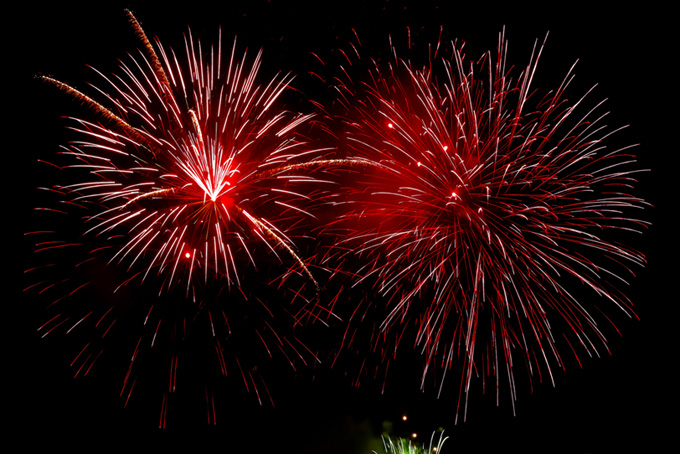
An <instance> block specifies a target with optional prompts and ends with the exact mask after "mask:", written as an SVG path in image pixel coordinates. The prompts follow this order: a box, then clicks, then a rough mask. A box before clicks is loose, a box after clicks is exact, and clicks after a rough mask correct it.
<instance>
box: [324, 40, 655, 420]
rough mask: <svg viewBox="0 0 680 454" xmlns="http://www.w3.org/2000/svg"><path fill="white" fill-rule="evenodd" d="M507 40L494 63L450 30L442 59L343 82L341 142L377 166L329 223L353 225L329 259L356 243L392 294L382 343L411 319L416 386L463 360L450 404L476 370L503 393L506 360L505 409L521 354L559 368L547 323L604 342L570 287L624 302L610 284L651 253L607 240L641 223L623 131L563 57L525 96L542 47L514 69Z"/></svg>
mask: <svg viewBox="0 0 680 454" xmlns="http://www.w3.org/2000/svg"><path fill="white" fill-rule="evenodd" d="M437 50H438V51H439V46H437ZM506 50H507V43H506V41H505V39H504V36H503V35H502V34H501V36H500V38H499V46H498V52H497V54H496V57H495V62H494V61H493V58H492V53H491V52H489V53H487V54H485V55H484V56H483V58H482V59H480V60H479V62H478V63H477V64H472V63H471V64H469V66H468V63H467V62H466V60H465V58H464V56H463V54H462V48H461V47H460V46H458V45H457V44H455V43H454V44H453V50H452V54H451V56H450V58H439V57H437V56H435V58H433V59H432V61H431V62H430V63H429V64H428V65H426V66H423V67H422V68H417V67H415V65H413V64H412V63H410V62H408V61H404V60H399V59H396V60H395V61H394V62H392V63H390V64H389V65H386V66H384V67H383V66H380V63H376V64H375V67H374V68H373V69H372V70H371V72H370V74H369V77H368V78H366V79H365V80H366V82H362V83H355V82H354V81H353V80H352V79H348V80H347V81H346V82H343V83H340V84H339V85H338V87H337V88H338V93H339V95H338V103H339V104H340V105H342V107H343V109H344V110H345V112H344V114H343V115H344V116H345V118H347V121H346V123H347V133H346V136H345V143H346V146H347V148H349V149H350V150H351V153H352V154H354V155H355V156H357V159H364V160H369V161H370V160H372V161H374V162H376V163H379V164H380V166H381V169H379V171H377V170H378V169H375V170H376V171H373V172H371V173H370V176H365V177H364V178H360V180H359V181H357V183H356V185H355V190H354V193H353V194H352V195H350V196H348V200H349V201H350V202H351V203H349V204H348V205H347V207H348V208H347V209H348V212H347V214H346V215H345V219H344V220H341V221H339V222H338V224H337V226H339V228H340V229H343V230H342V231H351V232H352V234H351V235H350V237H349V238H347V239H346V240H344V241H342V242H341V243H340V244H339V245H338V246H337V247H335V248H331V252H330V253H329V255H328V257H327V261H328V263H332V262H333V261H334V260H340V261H344V263H352V261H355V260H356V257H360V259H361V263H366V265H364V266H363V267H362V268H361V269H359V270H358V271H357V272H356V274H357V275H358V276H359V281H360V282H367V283H373V284H374V285H375V288H376V289H377V290H378V292H379V293H380V294H381V295H383V296H384V297H386V298H387V301H388V307H387V315H386V316H385V318H384V321H383V323H382V325H380V326H379V327H378V329H379V330H380V331H381V332H382V333H383V335H382V336H373V337H372V339H374V341H375V342H376V346H375V348H376V349H378V350H381V351H385V349H384V347H381V346H379V345H377V344H378V343H379V342H380V341H378V339H386V338H388V337H393V338H394V339H396V340H395V341H394V342H395V348H396V344H397V343H399V342H400V340H399V339H401V338H402V336H403V335H404V333H406V332H407V330H408V329H409V327H410V326H415V331H416V334H415V337H414V340H413V342H414V344H415V346H416V347H417V348H418V349H419V350H420V351H421V352H422V354H423V355H424V361H425V367H424V371H423V375H422V381H423V382H422V386H425V380H426V377H427V376H428V374H430V373H433V372H432V371H433V370H434V369H436V368H442V369H443V376H446V371H447V370H448V369H456V368H458V362H462V365H463V367H462V370H463V372H462V376H461V391H460V395H459V410H460V405H461V402H462V400H463V399H464V401H465V404H464V408H467V396H468V391H469V389H470V386H471V381H472V377H473V375H475V374H478V375H481V376H490V377H491V376H495V382H496V386H495V387H496V390H497V399H498V393H500V391H499V390H500V387H501V386H500V381H501V371H503V370H504V369H505V371H506V372H505V375H506V380H507V382H508V385H509V388H510V392H511V396H512V401H513V407H514V400H515V398H516V390H515V389H516V384H515V372H516V368H517V366H519V365H522V364H523V365H524V367H526V369H527V371H528V373H529V374H530V375H531V376H536V375H537V376H538V377H542V376H543V373H544V372H547V375H548V376H549V379H550V380H551V381H552V380H554V377H553V375H554V373H553V368H554V367H555V366H557V367H561V368H563V367H564V362H563V358H562V355H561V353H560V345H559V344H560V339H561V336H560V337H559V338H558V336H557V335H558V333H559V334H562V333H561V332H560V328H557V327H556V326H561V325H564V329H563V331H564V334H565V335H566V336H570V337H571V338H572V341H569V340H568V339H567V342H569V344H570V346H571V347H572V349H574V346H576V347H577V348H579V347H580V348H582V351H583V352H584V354H587V355H597V354H598V350H599V349H600V348H601V347H598V344H599V345H601V346H602V347H604V348H605V349H607V341H606V338H605V335H604V333H603V332H602V329H601V325H600V324H599V323H598V321H597V320H596V317H595V314H596V313H597V312H596V311H594V306H593V308H591V307H589V306H587V305H586V304H583V303H582V302H581V301H580V300H579V298H578V297H577V296H576V294H572V293H573V292H570V291H569V289H568V288H569V286H570V285H572V284H574V283H580V284H582V286H585V287H587V288H590V289H591V290H593V291H594V292H595V293H596V294H597V295H599V296H600V297H602V298H604V299H606V300H608V301H610V302H611V303H613V304H614V305H615V306H616V307H618V308H619V309H620V310H622V311H623V312H624V313H625V314H627V315H629V316H633V315H634V314H633V312H632V310H631V303H630V301H629V300H628V299H627V297H626V296H625V294H624V293H623V292H622V291H620V290H619V289H618V287H617V286H619V285H620V284H621V283H625V282H626V281H625V279H624V277H623V275H621V272H622V271H623V272H624V273H627V272H629V271H630V269H629V266H626V264H632V265H643V264H644V261H645V260H644V257H643V256H642V254H640V253H638V252H636V251H635V250H633V249H632V248H629V247H627V246H625V245H623V244H620V243H619V242H618V240H617V239H613V238H618V236H619V235H620V234H621V233H625V232H626V231H635V232H639V231H640V230H642V229H643V228H645V227H646V223H645V222H644V221H641V220H638V219H636V218H634V217H633V215H631V212H632V211H634V210H635V209H640V208H643V207H644V206H645V205H646V204H645V202H644V201H643V200H641V199H639V198H638V197H636V196H635V195H633V194H632V188H633V186H634V184H635V179H634V177H635V175H634V174H635V173H636V172H637V171H638V170H636V169H635V168H634V162H635V159H634V157H633V156H631V155H630V154H629V152H628V150H627V148H628V147H625V148H622V149H616V150H613V151H612V150H607V149H606V145H605V143H606V139H608V138H609V136H610V135H612V134H613V133H615V132H617V131H611V130H609V129H608V128H607V126H606V125H605V124H604V120H605V116H606V115H602V114H598V113H596V112H597V109H598V108H599V107H600V104H601V103H600V104H597V105H596V106H595V107H594V108H592V109H591V110H587V109H586V108H585V107H584V105H585V104H586V98H587V97H588V96H589V95H590V91H589V92H588V93H586V95H584V96H583V97H581V98H580V99H578V100H577V101H576V102H575V103H572V104H568V103H567V102H566V99H565V97H564V92H565V90H566V89H567V87H568V86H569V84H570V82H571V80H572V78H573V74H572V70H573V67H572V70H570V71H569V73H568V74H567V76H566V77H565V79H564V81H563V83H562V85H561V86H560V87H559V89H558V90H556V91H554V92H549V93H548V94H547V95H546V96H545V97H544V98H543V99H540V100H536V99H534V98H535V97H536V93H535V92H534V91H533V89H532V82H533V80H534V77H535V74H536V71H537V67H538V62H539V59H540V56H541V52H542V50H543V45H540V46H535V48H534V51H533V53H532V56H531V58H530V61H529V64H528V65H527V67H526V69H525V70H524V71H523V72H522V73H521V74H520V75H519V77H518V78H517V79H513V78H512V76H511V73H510V71H509V70H506V60H505V58H506ZM395 55H396V53H395ZM478 68H481V71H480V72H479V73H477V72H476V71H477V69H478ZM440 70H441V71H440ZM480 74H481V75H480ZM578 112H583V113H578ZM571 281H574V282H571ZM598 310H599V309H598ZM390 333H392V334H390ZM348 335H349V334H348ZM388 335H389V336H388ZM572 342H573V344H572ZM575 353H576V351H575ZM383 360H384V359H383ZM443 381H444V379H443V378H441V382H440V384H439V387H440V392H441V386H442V385H443ZM457 413H458V412H457Z"/></svg>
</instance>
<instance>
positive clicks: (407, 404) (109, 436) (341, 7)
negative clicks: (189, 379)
mask: <svg viewBox="0 0 680 454" xmlns="http://www.w3.org/2000/svg"><path fill="white" fill-rule="evenodd" d="M223 3H224V5H218V6H215V5H212V4H211V2H201V1H194V2H185V3H183V4H179V5H177V6H172V7H169V6H165V5H163V6H161V5H162V4H161V3H160V2H115V1H114V2H106V3H105V4H103V5H98V6H80V5H78V6H76V5H75V4H74V5H69V4H68V2H67V4H64V3H63V2H61V3H50V4H48V5H34V4H28V3H27V4H25V5H16V6H15V7H16V8H17V9H16V12H15V13H13V14H10V15H9V16H8V17H11V18H12V22H13V23H14V24H16V25H17V26H18V28H16V27H14V28H12V29H11V30H10V29H9V28H7V29H6V33H5V46H4V47H5V49H9V50H10V51H11V52H10V53H9V54H8V55H6V56H5V62H6V63H5V75H6V76H9V77H11V78H12V81H11V82H9V83H6V84H5V91H6V96H7V95H8V96H9V99H10V103H9V104H8V105H6V106H5V111H6V112H7V113H8V114H9V115H10V117H11V120H10V121H9V123H6V124H5V129H6V134H7V136H8V137H11V138H10V141H9V146H10V147H11V149H10V150H7V149H6V150H5V151H6V153H8V154H9V153H11V155H12V160H14V159H16V160H17V165H16V166H15V165H14V163H12V167H11V169H12V170H10V169H6V170H7V171H8V172H11V174H8V179H12V178H14V177H15V176H14V175H12V174H14V173H19V175H20V178H21V180H22V182H21V186H20V188H16V189H15V186H14V183H11V186H10V185H8V186H7V187H8V196H10V198H11V199H12V200H13V203H16V202H18V204H17V206H16V211H15V212H16V213H20V217H21V218H22V219H27V218H28V216H29V213H30V210H31V208H32V207H33V206H34V199H33V198H34V197H35V194H36V192H35V191H34V187H35V186H36V185H37V184H39V183H37V182H36V181H35V178H34V177H35V176H36V175H37V172H38V170H37V169H38V166H37V164H36V161H37V160H38V159H39V158H44V157H49V155H50V154H51V153H54V152H55V150H56V147H57V146H58V145H59V144H60V143H63V141H65V140H67V133H65V132H64V131H63V130H62V127H63V125H64V123H63V122H61V121H60V119H59V115H61V114H62V113H63V112H62V108H65V107H66V105H67V103H68V102H69V100H68V99H66V97H63V96H60V95H59V94H58V93H56V92H55V91H53V90H52V89H49V87H48V88H46V87H44V86H43V85H41V84H40V83H39V82H37V81H36V80H35V79H34V76H35V75H36V74H44V73H47V74H52V75H54V76H56V77H58V78H60V79H63V80H66V81H68V82H73V83H75V84H79V83H84V82H86V81H88V80H93V75H92V73H91V71H89V70H88V69H87V68H86V66H85V65H92V66H94V67H96V68H98V69H102V70H103V72H107V71H108V70H113V69H115V66H116V64H117V59H118V58H123V57H124V56H125V54H126V53H127V52H131V51H134V50H135V49H137V48H138V41H137V40H136V37H135V36H134V34H133V33H132V32H131V30H130V28H129V26H128V23H127V21H126V18H125V15H124V13H123V10H124V8H130V9H132V10H133V11H134V12H135V13H136V15H137V18H138V19H139V20H140V21H141V22H142V25H143V27H144V28H145V31H146V32H147V34H149V35H151V36H159V37H160V39H161V40H162V41H163V42H164V43H166V44H174V45H175V46H180V45H181V43H182V35H183V34H184V33H185V31H186V30H187V26H190V27H191V29H192V32H193V34H194V36H197V37H201V38H202V40H203V41H205V42H209V41H213V40H214V39H215V37H216V30H217V27H218V26H220V25H221V26H222V30H223V35H224V38H225V42H229V39H228V37H230V36H233V35H238V40H239V42H240V43H241V45H242V46H248V47H249V48H251V49H258V48H260V47H262V48H264V68H263V70H264V71H265V72H271V73H273V72H274V71H275V70H278V69H279V68H280V69H281V70H282V71H285V72H288V71H292V72H294V73H298V74H300V76H299V79H298V80H299V83H300V84H304V83H306V81H308V79H307V77H308V76H307V75H306V72H307V71H308V70H309V68H310V67H311V66H312V65H313V64H314V61H315V60H314V59H313V58H311V57H310V52H315V53H319V54H323V53H328V52H330V51H331V50H332V49H337V48H339V47H346V44H347V42H348V41H349V40H351V39H352V36H353V33H352V29H355V30H356V31H357V33H358V35H359V38H360V39H361V40H362V44H363V51H364V52H366V53H367V54H371V53H373V54H376V55H377V54H384V53H385V52H387V51H388V41H387V37H388V35H389V34H392V35H394V36H395V37H399V36H402V37H403V36H404V34H405V30H406V27H407V26H408V27H409V28H410V30H411V34H412V38H413V39H414V41H416V40H419V41H420V42H421V43H422V42H425V41H426V40H427V41H431V40H433V39H436V37H437V36H438V34H439V26H440V25H443V26H444V30H445V32H446V33H447V35H446V36H448V38H459V39H462V40H464V41H466V43H467V44H466V48H467V49H468V54H469V55H471V56H477V55H481V53H482V52H484V51H485V50H487V49H490V48H494V47H495V46H496V43H497V36H498V33H499V31H500V30H501V29H502V27H503V26H505V29H506V36H507V38H508V39H509V42H510V54H509V61H511V62H513V63H515V64H517V65H520V66H521V65H523V64H525V63H526V61H527V59H528V57H529V53H530V51H531V46H532V45H533V43H534V40H535V39H543V37H544V36H545V35H546V33H547V32H549V38H548V44H547V47H546V50H545V56H546V58H545V66H539V71H543V72H544V73H545V77H546V78H547V79H546V80H550V81H555V82H559V80H560V79H561V77H562V76H563V75H564V73H565V72H566V71H567V70H568V68H569V66H571V64H572V63H573V62H574V61H575V60H577V59H578V60H579V63H578V66H577V70H576V75H577V80H578V83H579V84H582V85H579V86H581V87H587V86H588V87H589V86H590V85H592V84H594V83H598V84H599V88H598V90H599V94H600V97H606V98H608V104H607V105H608V108H609V109H610V110H611V112H612V120H611V123H612V124H617V125H621V124H630V125H631V126H630V128H629V130H628V131H627V133H626V134H627V136H626V137H628V138H630V140H631V141H632V142H640V144H641V145H640V146H639V147H638V148H637V153H638V155H639V161H640V167H643V168H649V169H651V172H649V173H648V174H646V175H645V176H643V177H642V179H641V192H642V194H643V196H644V197H645V198H646V199H647V200H648V201H649V202H650V203H652V204H653V205H654V207H653V208H651V209H649V210H647V212H646V213H645V218H646V219H648V220H650V221H651V222H653V227H652V228H651V229H650V230H649V231H648V232H647V234H646V235H644V237H643V238H642V239H641V240H640V249H641V250H642V251H643V252H645V254H646V255H647V257H648V261H649V265H648V266H647V267H646V268H645V269H641V270H637V271H638V277H637V279H635V280H634V281H633V283H632V286H631V289H630V294H631V296H632V299H633V301H634V303H635V309H636V311H637V313H638V315H639V317H640V320H639V321H637V320H634V321H623V323H622V324H621V325H620V328H621V331H622V337H620V338H618V337H616V336H612V337H611V347H612V352H613V353H612V355H611V356H606V357H603V358H600V359H597V360H585V361H584V368H583V369H579V368H578V367H575V365H572V366H571V367H570V368H568V369H567V370H566V372H561V373H558V374H557V377H556V381H557V386H556V388H552V387H551V386H550V384H549V383H543V384H538V385H537V386H535V387H534V390H533V393H528V392H524V393H522V394H521V395H520V396H519V401H518V404H517V416H512V412H511V410H510V406H509V404H508V403H507V402H506V403H504V404H503V405H501V407H500V408H496V407H495V405H494V404H493V402H492V399H479V401H478V402H477V403H476V404H478V405H475V406H473V408H472V409H471V410H470V412H469V416H468V419H469V421H468V422H466V423H459V424H458V425H454V424H453V422H452V420H453V416H454V410H453V406H454V405H455V399H441V400H437V399H436V398H435V397H434V396H432V395H430V394H425V395H423V394H421V393H419V392H418V391H417V389H411V388H407V387H406V386H401V385H400V384H399V383H398V380H395V383H394V386H393V387H392V389H389V390H388V391H387V392H386V394H384V395H380V394H379V393H378V392H376V388H377V385H373V386H372V385H370V384H369V385H368V386H366V388H362V389H360V390H356V389H351V388H349V387H345V382H344V381H343V380H342V379H337V378H329V379H328V381H326V382H324V381H323V380H321V379H319V380H317V381H315V382H314V383H313V384H310V382H309V380H308V379H303V380H301V381H300V382H297V383H296V382H294V381H292V382H291V383H288V382H286V385H285V387H286V389H280V390H279V391H282V396H281V397H279V399H280V400H278V401H277V408H275V409H267V408H265V409H261V408H260V407H258V406H257V405H256V404H255V403H254V402H252V400H250V399H243V398H242V397H240V396H234V398H233V400H232V401H231V402H226V403H225V405H224V408H223V409H222V411H225V410H226V412H227V416H225V418H224V419H225V420H228V421H227V422H225V423H223V424H220V425H218V426H217V427H208V426H206V425H204V424H203V423H202V421H196V422H191V423H185V424H183V425H181V426H179V427H173V428H172V429H171V430H166V431H159V430H157V429H155V428H154V425H155V421H151V422H149V421H148V419H147V415H146V414H144V413H143V412H141V411H140V412H135V411H131V410H129V409H122V408H121V402H120V399H119V398H118V397H117V395H116V392H117V391H118V389H119V385H118V383H114V382H113V380H109V379H107V377H106V376H104V377H102V376H101V375H100V376H97V375H96V374H95V375H94V376H93V377H88V378H86V379H84V380H83V379H78V380H73V379H72V378H71V371H70V368H69V366H68V359H69V358H70V357H71V355H70V353H68V352H62V351H60V350H59V348H58V347H57V346H55V345H53V344H52V343H50V342H49V339H48V340H40V339H38V337H37V335H36V333H35V328H36V326H37V325H38V324H39V323H40V322H41V320H42V317H41V315H40V313H39V310H38V309H37V308H36V307H35V305H37V304H38V303H37V302H36V301H35V300H34V299H32V298H27V297H25V296H24V295H23V294H22V292H21V291H20V290H21V289H20V288H15V287H20V286H13V292H12V297H11V299H9V300H8V301H7V303H8V305H10V306H12V308H11V310H10V312H9V313H8V316H7V318H5V319H4V320H5V325H6V326H8V327H9V328H10V330H9V331H8V332H9V333H11V336H8V338H7V341H6V344H5V345H6V346H5V351H6V352H8V353H9V358H10V361H9V363H5V366H4V370H5V375H6V376H7V375H9V376H11V378H12V380H11V383H12V384H13V386H12V388H10V389H9V392H8V394H9V395H10V405H9V407H8V409H7V410H6V411H7V412H8V413H10V415H11V420H12V422H11V423H10V424H11V425H10V426H9V430H8V431H7V434H8V436H7V437H6V440H7V442H8V443H11V441H12V439H17V440H23V443H27V444H28V445H32V446H36V447H37V446H38V445H39V446H40V447H43V448H48V447H56V448H63V447H68V448H72V450H73V451H75V452H81V451H82V452H86V451H87V452H91V451H92V450H94V451H97V450H99V448H100V447H107V446H129V447H130V448H132V447H135V446H140V447H148V448H154V449H155V448H159V449H162V448H173V447H175V448H176V447H178V446H191V447H194V448H196V450H195V451H193V452H203V451H208V449H214V450H216V451H218V452H232V451H233V448H234V447H235V446H250V445H251V443H252V444H253V448H252V450H251V451H250V452H274V451H272V450H269V451H266V450H265V448H267V447H271V448H274V447H276V446H289V447H292V449H286V451H289V450H290V451H294V452H334V451H332V450H329V448H328V447H326V448H323V449H324V450H323V451H321V449H322V448H320V446H322V444H323V443H324V442H325V443H335V444H336V445H340V444H341V441H342V442H345V443H348V442H347V440H351V439H352V437H354V439H361V438H362V437H363V434H366V433H369V432H370V431H371V430H373V429H376V430H377V429H379V425H380V423H381V422H382V421H383V420H392V421H394V422H395V423H396V424H397V426H398V427H397V430H399V431H403V433H407V432H410V431H412V430H418V431H419V432H421V433H422V434H427V433H429V431H431V430H434V429H436V428H437V427H439V426H443V427H444V428H445V429H446V431H447V433H448V434H449V436H450V437H451V438H450V440H449V441H448V442H447V444H448V446H447V447H446V448H445V451H444V452H449V453H457V452H458V453H464V452H465V453H467V452H481V453H486V452H495V451H498V450H500V449H507V450H508V451H509V452H565V453H566V452H569V453H587V452H588V453H609V452H611V453H619V452H620V453H634V452H655V451H659V450H660V447H661V446H665V440H668V439H669V438H670V435H671V430H672V428H673V427H674V426H675V422H676V420H677V417H676V416H675V409H676V408H677V406H676V404H677V402H676V391H675V389H676V384H677V379H676V378H675V376H674V372H673V369H674V368H675V367H674V366H675V362H676V356H677V355H676V354H675V352H674V350H675V349H674V348H673V347H674V346H675V345H676V342H675V339H674V338H673V337H672V336H671V333H670V330H669V327H670V323H671V321H674V318H675V317H674V314H675V312H676V306H677V300H678V298H677V292H676V291H675V287H676V285H677V284H676V282H675V280H676V279H675V276H676V274H677V272H678V266H677V262H676V261H675V260H674V258H673V259H671V257H672V256H671V254H673V253H674V252H675V254H676V253H677V239H676V237H675V229H673V228H672V227H671V223H670V213H671V210H672V209H674V208H676V203H675V202H672V200H673V199H674V197H672V195H671V191H672V189H673V187H674V184H675V180H676V179H675V178H673V177H672V176H671V173H672V172H674V171H675V170H676V169H677V168H678V167H677V148H678V147H677V140H675V138H674V134H675V132H676V130H677V127H676V125H675V121H677V113H673V111H672V110H671V109H672V108H673V107H674V106H677V94H676V90H675V88H674V87H676V86H677V83H676V82H675V81H674V80H672V79H671V77H672V69H671V67H672V65H673V62H672V61H673V59H674V58H675V55H676V54H677V49H676V48H674V45H675V44H676V43H675V42H674V41H673V40H675V38H673V40H671V34H670V28H669V27H670V26H669V25H668V24H669V22H670V20H669V19H668V18H669V15H670V13H669V12H668V11H663V10H661V9H657V8H654V7H653V5H651V4H649V5H650V6H647V5H645V6H644V7H643V9H641V10H626V9H621V8H617V9H615V10H606V9H604V8H593V7H592V6H591V5H590V4H589V3H587V2H585V3H561V4H560V6H559V7H544V8H541V9H534V8H531V7H524V6H517V5H511V3H510V2H506V3H505V4H502V5H501V6H495V5H489V4H487V3H484V4H479V5H478V6H472V5H470V4H469V3H470V2H467V3H466V5H465V6H460V5H457V4H456V3H463V2H430V1H425V0H423V1H375V2H359V1H350V2H346V1H345V2H328V3H329V4H330V5H331V6H328V5H325V6H324V7H323V8H322V7H320V6H317V5H316V2H296V1H291V2H283V1H276V0H273V1H271V2H266V1H261V0H258V1H249V2H242V4H238V3H237V2H234V3H235V4H234V5H231V3H230V2H223ZM439 3H441V4H445V5H446V6H442V5H438V4H439ZM6 26H8V25H6ZM542 88H552V87H542ZM14 169H15V170H14ZM9 188H11V189H9ZM16 194H19V195H18V199H17V195H16ZM12 206H13V205H12ZM12 210H14V208H12ZM5 216H7V217H8V218H12V219H14V218H13V217H12V215H11V214H10V213H9V212H7V213H6V214H5ZM6 222H7V223H11V221H6ZM20 224H21V225H20V226H17V227H20V228H17V230H21V232H17V233H18V234H19V235H21V234H22V233H23V231H24V230H25V226H24V224H23V223H20ZM13 234H14V230H13ZM18 241H24V240H23V239H22V240H17V242H18ZM12 242H13V243H14V240H12ZM22 244H23V243H22ZM27 251H28V248H26V247H24V248H23V249H22V251H21V254H22V258H26V257H25V256H26V254H28V252H27ZM675 254H674V255H675ZM25 263H27V260H23V259H22V260H21V267H19V268H22V267H24V266H25ZM19 271H21V270H19ZM16 276H17V277H16V279H15V275H14V274H13V275H12V280H13V281H14V282H21V278H20V277H18V274H17V275H16ZM22 285H25V284H22ZM418 367H419V366H418ZM288 387H289V388H288ZM226 407H228V408H226ZM181 411H182V407H180V412H181ZM404 411H405V412H408V414H409V418H410V419H409V423H407V424H406V423H399V422H398V418H399V417H400V416H401V413H402V412H404ZM153 417H154V418H155V417H156V415H155V414H154V415H153ZM273 440H276V442H274V441H273ZM315 450H316V451H315ZM234 452H236V451H234ZM340 452H342V451H340Z"/></svg>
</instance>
